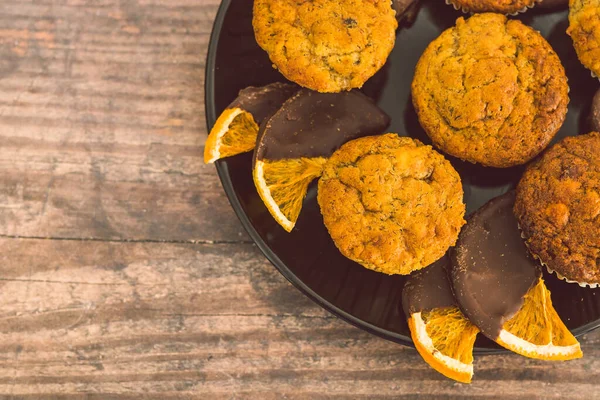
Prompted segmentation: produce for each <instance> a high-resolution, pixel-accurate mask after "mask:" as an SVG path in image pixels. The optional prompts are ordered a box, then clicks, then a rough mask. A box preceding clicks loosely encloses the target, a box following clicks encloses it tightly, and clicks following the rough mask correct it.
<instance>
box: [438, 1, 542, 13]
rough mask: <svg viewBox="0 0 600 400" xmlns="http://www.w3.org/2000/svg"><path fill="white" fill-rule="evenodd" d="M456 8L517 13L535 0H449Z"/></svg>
mask: <svg viewBox="0 0 600 400" xmlns="http://www.w3.org/2000/svg"><path fill="white" fill-rule="evenodd" d="M449 2H450V3H451V4H452V5H453V6H454V8H455V9H457V10H459V9H460V10H462V11H464V12H473V13H483V12H495V13H500V14H517V13H519V12H524V11H527V8H532V7H533V6H535V4H536V0H449Z"/></svg>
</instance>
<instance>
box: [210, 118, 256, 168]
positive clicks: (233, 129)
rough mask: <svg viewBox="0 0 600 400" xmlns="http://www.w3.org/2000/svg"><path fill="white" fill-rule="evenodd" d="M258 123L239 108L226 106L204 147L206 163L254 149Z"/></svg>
mask: <svg viewBox="0 0 600 400" xmlns="http://www.w3.org/2000/svg"><path fill="white" fill-rule="evenodd" d="M257 136H258V124H257V123H256V122H255V121H254V118H253V117H252V114H250V113H249V112H247V111H244V110H242V109H241V108H228V109H226V110H225V111H223V113H222V114H221V115H220V116H219V118H218V119H217V122H215V125H214V126H213V128H212V129H211V131H210V134H209V135H208V138H207V139H206V145H205V147H204V162H205V163H206V164H210V163H214V162H215V161H217V160H219V159H221V158H224V157H230V156H235V155H237V154H241V153H246V152H248V151H252V150H254V147H255V145H256V137H257Z"/></svg>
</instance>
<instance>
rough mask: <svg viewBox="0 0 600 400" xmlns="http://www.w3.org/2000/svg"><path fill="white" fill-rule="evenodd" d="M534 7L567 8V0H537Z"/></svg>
mask: <svg viewBox="0 0 600 400" xmlns="http://www.w3.org/2000/svg"><path fill="white" fill-rule="evenodd" d="M535 7H540V8H559V7H561V8H568V7H569V0H541V1H538V2H537V4H536V5H535Z"/></svg>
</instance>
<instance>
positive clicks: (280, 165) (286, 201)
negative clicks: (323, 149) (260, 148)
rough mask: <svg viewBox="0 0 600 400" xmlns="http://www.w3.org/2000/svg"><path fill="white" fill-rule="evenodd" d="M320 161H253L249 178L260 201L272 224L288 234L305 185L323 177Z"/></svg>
mask: <svg viewBox="0 0 600 400" xmlns="http://www.w3.org/2000/svg"><path fill="white" fill-rule="evenodd" d="M326 161H327V159H326V158H324V157H314V158H298V159H283V160H267V159H264V160H256V163H255V165H254V170H253V171H252V175H253V178H254V184H255V185H256V189H257V191H258V194H259V195H260V197H261V199H262V200H263V202H264V203H265V205H266V206H267V209H268V210H269V212H270V213H271V215H272V216H273V218H275V220H276V221H277V222H278V223H279V225H281V226H282V227H283V229H285V230H286V231H287V232H291V230H292V229H293V228H294V225H295V224H296V221H297V220H298V215H300V210H301V209H302V202H303V201H304V197H306V192H307V191H308V185H309V184H310V183H311V182H312V181H313V180H314V179H316V178H318V177H320V176H321V174H322V173H323V166H324V164H325V162H326Z"/></svg>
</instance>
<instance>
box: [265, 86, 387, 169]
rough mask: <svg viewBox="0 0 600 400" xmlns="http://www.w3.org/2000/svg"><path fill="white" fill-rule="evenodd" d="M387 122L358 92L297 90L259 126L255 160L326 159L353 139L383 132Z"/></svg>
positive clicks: (384, 115) (385, 116) (385, 117)
mask: <svg viewBox="0 0 600 400" xmlns="http://www.w3.org/2000/svg"><path fill="white" fill-rule="evenodd" d="M390 121H391V118H390V117H389V116H388V115H387V114H386V113H385V112H384V111H383V110H381V109H380V108H379V107H378V106H377V105H376V104H375V103H374V102H373V101H372V100H371V99H370V98H369V97H367V96H366V95H364V94H363V93H361V92H359V91H357V90H353V91H350V92H342V93H317V92H313V91H311V90H308V89H300V91H298V92H297V93H296V94H295V95H293V96H292V97H291V98H289V99H288V100H287V101H286V102H285V103H283V105H282V106H281V108H280V109H279V110H277V112H275V114H273V116H271V117H270V118H269V119H268V120H267V121H266V123H265V124H264V125H262V126H261V129H260V131H259V136H258V140H257V145H256V149H255V154H254V159H255V160H262V159H269V160H280V159H293V158H300V157H329V156H331V154H333V152H334V151H335V150H337V149H338V148H339V147H340V146H341V145H342V144H344V143H346V142H348V141H350V140H352V139H356V138H359V137H362V136H369V135H378V134H381V133H383V132H384V131H385V129H387V127H388V126H389V124H390Z"/></svg>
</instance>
